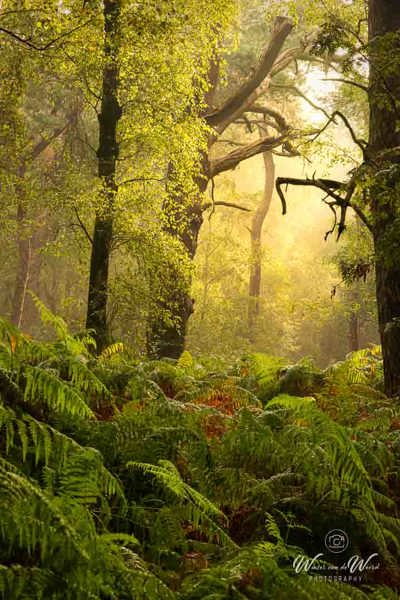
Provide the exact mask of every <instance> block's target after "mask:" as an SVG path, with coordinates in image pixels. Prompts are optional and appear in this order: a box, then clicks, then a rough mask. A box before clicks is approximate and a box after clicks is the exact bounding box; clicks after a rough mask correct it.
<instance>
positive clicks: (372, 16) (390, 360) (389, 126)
mask: <svg viewBox="0 0 400 600" xmlns="http://www.w3.org/2000/svg"><path fill="white" fill-rule="evenodd" d="M399 32H400V6H399V3H398V0H369V44H370V46H369V53H370V90H369V105H370V136H369V147H368V158H369V162H370V164H371V165H372V169H373V175H374V178H373V181H372V184H371V186H370V189H369V193H370V201H371V211H372V217H373V236H374V245H375V256H376V258H375V269H376V295H377V305H378V317H379V332H380V338H381V344H382V354H383V366H384V378H385V392H386V394H387V395H388V396H400V256H399V251H398V247H399V241H400V233H399V228H398V224H397V223H398V220H399V217H400V192H399V185H400V184H399V163H400V157H399V154H398V150H397V152H396V150H394V149H396V148H397V149H398V147H399V146H400V131H399V128H398V127H396V126H395V123H398V122H399V117H400V115H399V109H398V106H399V102H400V63H399V60H398V57H399V55H400V38H399ZM395 33H397V35H393V34H395ZM388 34H389V35H388ZM390 34H392V35H390ZM390 57H395V60H391V58H390ZM390 150H393V152H392V153H391V154H390Z"/></svg>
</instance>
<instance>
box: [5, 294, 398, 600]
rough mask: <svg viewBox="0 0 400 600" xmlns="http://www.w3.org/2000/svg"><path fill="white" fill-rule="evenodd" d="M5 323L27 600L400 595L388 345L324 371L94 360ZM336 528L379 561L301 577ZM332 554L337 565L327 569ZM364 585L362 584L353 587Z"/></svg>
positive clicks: (20, 585) (10, 536)
mask: <svg viewBox="0 0 400 600" xmlns="http://www.w3.org/2000/svg"><path fill="white" fill-rule="evenodd" d="M36 303H37V306H38V308H39V310H40V312H41V316H42V319H43V320H44V321H45V322H46V323H47V324H50V325H52V326H53V328H54V331H55V335H56V339H55V341H53V342H48V343H43V342H37V341H35V340H32V339H30V338H29V337H27V336H25V335H23V334H22V333H21V332H20V331H18V330H17V329H15V328H14V327H12V326H11V325H9V324H8V323H6V322H1V324H0V390H1V402H0V431H1V438H0V498H1V524H0V538H1V539H0V593H1V595H2V597H3V598H5V599H7V600H14V599H19V598H21V599H33V598H34V599H40V598H43V599H44V600H47V599H52V598H54V599H57V598H60V599H61V598H63V599H64V598H66V599H69V598H71V599H74V600H75V599H77V600H80V599H82V600H86V599H98V600H106V599H110V600H111V599H115V600H116V599H118V600H124V599H129V598H134V599H138V600H140V599H143V600H152V599H154V600H162V599H163V598H166V599H180V600H197V599H198V600H207V599H208V600H217V599H220V600H224V599H228V598H229V599H238V600H239V599H249V600H253V599H258V598H259V599H271V600H272V599H273V600H279V599H281V598H282V599H288V600H289V599H290V600H292V599H294V598H296V599H297V598H298V599H302V598H305V599H306V598H307V599H308V598H310V599H315V598H321V599H325V598H326V599H330V598H335V600H336V599H337V598H357V599H358V598H360V599H362V598H376V599H378V598H387V599H389V598H397V597H398V595H397V594H398V591H399V589H400V588H399V585H400V581H399V576H398V573H397V564H398V558H399V552H400V548H399V540H400V521H399V519H398V507H399V492H400V485H399V484H400V482H399V475H398V472H399V471H398V467H399V455H400V435H399V431H400V414H399V409H398V408H397V406H395V405H394V404H393V403H392V402H391V401H389V400H388V399H387V398H386V397H385V396H384V395H383V393H382V391H381V383H382V370H381V360H380V355H379V349H378V348H370V349H368V350H365V351H360V352H358V353H354V354H353V355H351V356H349V357H348V359H347V360H346V361H344V362H343V363H340V364H337V365H334V366H332V367H331V368H330V369H327V370H326V371H325V372H321V371H319V370H318V369H316V368H315V367H314V366H313V364H312V362H310V361H307V360H305V361H302V362H301V363H298V364H296V365H288V364H286V363H285V361H283V360H280V359H277V358H275V357H270V356H267V355H262V354H256V355H251V356H247V357H244V358H243V359H242V360H241V361H239V362H238V363H236V364H235V365H233V366H232V367H230V368H228V369H226V368H224V367H223V365H221V364H219V363H217V362H215V363H213V361H210V360H208V361H207V362H198V361H196V360H195V359H193V357H192V356H191V355H190V354H189V353H187V352H185V353H184V354H183V355H182V357H181V358H180V359H179V360H178V361H175V362H174V361H143V362H139V361H132V360H130V359H129V358H128V357H127V355H125V353H124V349H123V347H122V345H120V344H115V345H113V346H110V347H109V348H108V349H106V350H105V351H104V352H103V354H102V355H100V356H99V357H95V356H94V353H93V350H94V346H93V340H92V339H91V337H90V336H86V335H81V336H74V335H72V334H71V333H70V332H69V331H68V330H67V327H66V326H65V323H64V322H63V321H62V319H60V318H59V317H56V316H54V315H52V314H51V313H50V312H49V311H48V310H47V309H46V308H45V307H44V306H43V305H42V304H41V303H40V302H39V301H38V300H36ZM334 529H340V530H343V531H345V532H346V534H347V535H348V538H349V540H350V545H349V548H348V549H347V550H345V551H344V552H343V553H342V554H341V563H343V562H345V561H346V560H348V558H349V557H350V556H353V555H359V556H362V557H368V556H369V555H371V554H376V555H377V556H378V559H379V563H380V566H379V569H376V570H365V571H364V572H363V573H362V577H361V581H357V582H355V581H354V580H353V581H350V583H349V582H348V581H347V580H345V581H342V582H340V583H337V582H335V581H329V580H326V579H324V578H323V577H318V571H317V572H316V571H315V570H314V571H313V572H312V573H311V574H310V573H307V572H300V573H296V570H295V568H294V566H293V561H295V560H296V557H298V556H299V555H304V556H306V557H310V558H312V557H314V556H315V555H317V554H319V553H320V554H321V556H323V558H321V560H323V561H325V562H324V563H321V564H322V567H321V568H323V570H322V571H320V573H322V572H323V573H325V574H326V573H332V566H334V565H337V564H338V562H337V556H336V555H335V554H332V553H329V552H327V550H326V548H325V547H324V539H325V536H326V534H327V532H329V531H331V530H334ZM328 563H329V564H330V566H331V570H329V566H328ZM355 583H357V585H355Z"/></svg>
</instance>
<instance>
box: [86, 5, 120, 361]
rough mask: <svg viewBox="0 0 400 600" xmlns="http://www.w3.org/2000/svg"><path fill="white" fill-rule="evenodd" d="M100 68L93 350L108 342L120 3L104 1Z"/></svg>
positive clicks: (90, 308)
mask: <svg viewBox="0 0 400 600" xmlns="http://www.w3.org/2000/svg"><path fill="white" fill-rule="evenodd" d="M103 15H104V67H103V82H102V94H101V108H100V112H99V116H98V119H99V146H98V150H97V158H98V176H99V178H100V180H101V185H102V190H101V195H102V202H101V206H100V208H99V210H98V212H97V214H96V219H95V224H94V233H93V240H92V245H91V250H92V252H91V259H90V276H89V294H88V304H87V317H86V327H87V328H88V329H92V330H93V331H94V332H95V339H96V343H97V350H98V351H99V352H101V350H103V348H104V347H105V346H106V345H107V342H108V331H107V293H108V270H109V263H110V253H111V243H112V238H113V221H114V218H113V212H114V205H115V197H116V194H117V192H118V185H117V181H116V161H117V158H118V150H119V144H118V141H117V126H118V122H119V120H120V118H121V116H122V109H121V106H120V104H119V101H118V92H119V57H118V52H119V45H120V40H119V36H120V29H121V24H120V16H121V6H120V0H104V4H103Z"/></svg>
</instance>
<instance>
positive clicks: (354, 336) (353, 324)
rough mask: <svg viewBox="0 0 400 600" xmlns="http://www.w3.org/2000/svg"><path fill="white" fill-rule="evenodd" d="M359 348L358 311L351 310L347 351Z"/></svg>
mask: <svg viewBox="0 0 400 600" xmlns="http://www.w3.org/2000/svg"><path fill="white" fill-rule="evenodd" d="M359 349H360V322H359V318H358V311H357V310H352V311H351V312H350V318H349V352H356V351H357V350H359Z"/></svg>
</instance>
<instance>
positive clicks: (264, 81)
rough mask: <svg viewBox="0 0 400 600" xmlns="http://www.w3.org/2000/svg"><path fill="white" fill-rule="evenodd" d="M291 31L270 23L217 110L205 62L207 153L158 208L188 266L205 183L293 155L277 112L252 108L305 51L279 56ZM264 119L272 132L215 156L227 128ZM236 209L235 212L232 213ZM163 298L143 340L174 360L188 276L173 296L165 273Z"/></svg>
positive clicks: (181, 338) (302, 47)
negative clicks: (163, 318) (271, 156)
mask: <svg viewBox="0 0 400 600" xmlns="http://www.w3.org/2000/svg"><path fill="white" fill-rule="evenodd" d="M292 29H293V24H292V22H291V21H290V19H287V18H284V17H278V18H277V19H276V20H275V23H274V26H273V29H272V32H271V36H270V39H269V41H268V43H267V45H266V47H265V48H264V50H263V52H262V54H261V57H260V59H259V62H258V64H257V65H255V66H254V67H253V68H251V69H250V75H249V76H248V77H246V78H245V80H244V81H243V83H242V84H241V85H240V86H239V87H236V89H235V90H234V92H233V93H232V94H231V95H229V97H228V98H227V99H225V100H224V101H223V102H222V103H221V105H220V106H219V107H218V108H215V107H214V102H215V100H216V96H217V90H218V86H219V62H220V60H221V57H220V56H216V57H214V58H213V60H212V61H211V62H210V65H209V70H208V81H209V89H208V92H207V93H206V94H205V96H204V102H203V104H204V109H203V112H202V117H203V119H204V122H205V124H206V125H207V126H208V127H209V134H208V139H207V147H206V149H205V150H203V152H202V153H201V156H200V157H199V173H198V174H197V176H196V177H195V179H194V184H195V186H196V191H195V193H193V194H192V195H191V196H190V197H187V194H185V192H184V191H182V190H180V189H179V185H178V186H176V185H174V186H173V192H172V193H170V194H169V198H168V199H167V201H166V202H165V203H164V215H165V219H166V222H167V225H166V230H167V232H168V233H169V234H170V235H171V236H173V237H174V238H175V239H177V240H179V242H180V243H181V246H182V251H183V254H184V255H185V256H186V258H189V260H193V258H194V256H195V254H196V249H197V241H198V236H199V232H200V229H201V226H202V223H203V213H204V211H205V210H207V209H208V208H210V206H213V207H214V206H216V205H218V203H216V202H215V201H214V200H212V202H211V203H209V202H204V199H203V194H204V192H205V191H206V189H207V186H208V183H209V182H210V181H212V182H213V179H214V177H216V176H217V175H219V174H221V173H223V172H225V171H229V170H231V169H235V168H236V167H237V165H239V164H240V163H241V162H242V161H244V160H247V159H249V158H251V157H253V156H256V155H257V154H262V153H264V152H270V151H272V150H273V149H274V148H279V147H280V146H282V147H283V148H286V152H287V154H288V155H290V154H291V153H293V154H295V155H297V154H298V153H297V152H296V150H295V149H294V148H293V146H292V144H291V140H293V139H296V137H301V134H299V133H295V132H294V131H293V130H292V128H291V127H290V126H289V124H288V123H287V122H286V120H285V118H284V117H283V116H282V115H280V114H279V112H278V111H276V110H273V109H271V108H269V107H268V106H265V105H264V104H263V103H258V102H257V101H258V100H260V99H264V96H265V94H266V92H267V91H268V88H269V85H270V82H271V79H272V78H273V77H274V76H276V75H278V74H279V73H281V72H282V71H283V70H285V69H286V68H287V67H288V65H290V64H291V63H292V62H293V61H294V60H295V59H296V58H298V57H300V56H304V54H305V51H306V48H307V46H308V43H309V42H308V40H302V41H301V42H299V43H298V44H297V45H296V46H294V47H292V48H288V49H286V50H282V48H283V46H284V43H285V41H286V39H287V38H288V36H289V34H290V32H291V31H292ZM260 114H261V115H268V117H269V118H271V119H272V121H273V124H274V127H275V129H276V132H275V131H274V133H273V134H264V135H263V136H261V137H260V138H259V139H258V140H256V141H252V142H250V143H247V144H245V145H242V146H239V147H238V148H237V149H234V150H232V151H230V152H228V153H227V154H225V155H222V156H219V155H218V154H217V153H216V152H215V151H214V148H215V144H216V142H217V141H219V140H220V139H221V136H222V134H223V133H224V132H225V131H226V130H227V129H228V127H229V126H231V125H234V124H237V123H242V124H243V123H244V125H245V126H246V127H248V126H250V129H251V124H250V123H251V120H252V117H254V116H259V115H260ZM173 171H174V170H173V168H172V169H171V170H170V178H171V179H172V178H173ZM233 208H237V207H235V206H234V207H233ZM164 282H165V285H164V296H165V298H164V299H163V302H162V306H163V308H165V306H168V307H169V309H170V311H171V312H172V318H170V319H169V320H168V322H167V323H162V322H161V323H160V322H157V321H156V322H154V321H151V322H150V326H149V334H148V348H149V351H150V352H151V353H152V354H155V355H156V356H169V357H172V358H177V357H179V355H180V354H181V353H182V351H183V349H184V343H185V336H186V330H187V324H188V320H189V317H190V315H191V314H192V312H193V299H192V298H191V293H190V287H191V282H192V277H191V275H190V273H189V274H188V276H187V278H186V281H184V282H181V283H183V285H181V287H180V290H179V292H177V289H176V271H175V270H174V269H172V270H171V276H170V277H165V278H164Z"/></svg>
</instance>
